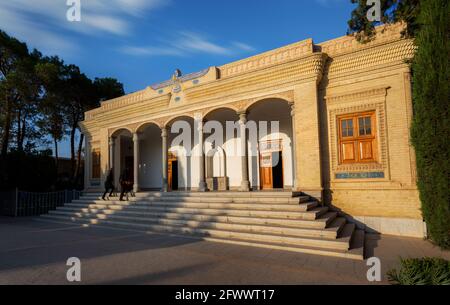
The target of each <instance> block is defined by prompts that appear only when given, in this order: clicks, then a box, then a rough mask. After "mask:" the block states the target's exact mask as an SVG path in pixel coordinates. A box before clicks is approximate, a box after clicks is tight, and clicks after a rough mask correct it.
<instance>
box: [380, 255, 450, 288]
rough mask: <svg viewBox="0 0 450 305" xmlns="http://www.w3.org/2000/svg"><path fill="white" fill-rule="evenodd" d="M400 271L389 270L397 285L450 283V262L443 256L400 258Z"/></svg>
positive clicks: (391, 278)
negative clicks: (442, 257)
mask: <svg viewBox="0 0 450 305" xmlns="http://www.w3.org/2000/svg"><path fill="white" fill-rule="evenodd" d="M400 263H401V268H400V270H399V271H397V270H396V269H392V270H390V271H388V273H387V276H388V279H389V282H391V283H392V284H395V285H450V262H449V261H446V260H444V259H441V258H428V257H426V258H409V259H400Z"/></svg>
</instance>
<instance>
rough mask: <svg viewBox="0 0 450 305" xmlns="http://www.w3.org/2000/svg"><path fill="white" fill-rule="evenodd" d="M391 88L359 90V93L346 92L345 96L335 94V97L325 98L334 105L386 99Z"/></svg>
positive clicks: (379, 87)
mask: <svg viewBox="0 0 450 305" xmlns="http://www.w3.org/2000/svg"><path fill="white" fill-rule="evenodd" d="M389 88H390V86H388V85H383V86H378V87H373V88H366V89H363V90H357V91H351V92H345V93H343V94H334V95H327V96H325V100H326V101H327V103H328V104H332V103H338V102H341V101H345V102H348V101H353V100H361V99H365V98H369V97H377V96H379V97H385V96H386V94H387V89H389Z"/></svg>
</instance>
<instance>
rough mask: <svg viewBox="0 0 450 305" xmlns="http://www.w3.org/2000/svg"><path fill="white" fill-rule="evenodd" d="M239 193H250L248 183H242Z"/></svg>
mask: <svg viewBox="0 0 450 305" xmlns="http://www.w3.org/2000/svg"><path fill="white" fill-rule="evenodd" d="M239 191H241V192H250V181H242V183H241V187H240V188H239Z"/></svg>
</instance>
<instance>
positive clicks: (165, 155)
mask: <svg viewBox="0 0 450 305" xmlns="http://www.w3.org/2000/svg"><path fill="white" fill-rule="evenodd" d="M161 138H162V191H163V192H168V191H169V184H168V181H167V175H168V173H167V162H168V147H167V128H166V127H162V128H161Z"/></svg>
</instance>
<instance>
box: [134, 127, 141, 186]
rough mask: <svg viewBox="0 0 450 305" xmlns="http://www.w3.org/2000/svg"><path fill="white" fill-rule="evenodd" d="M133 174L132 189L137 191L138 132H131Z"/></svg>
mask: <svg viewBox="0 0 450 305" xmlns="http://www.w3.org/2000/svg"><path fill="white" fill-rule="evenodd" d="M133 155H134V157H133V168H134V169H133V174H134V184H133V191H134V192H135V193H136V192H138V191H139V159H140V158H139V134H138V133H137V132H135V133H133Z"/></svg>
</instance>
